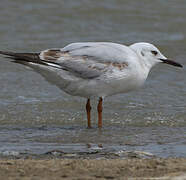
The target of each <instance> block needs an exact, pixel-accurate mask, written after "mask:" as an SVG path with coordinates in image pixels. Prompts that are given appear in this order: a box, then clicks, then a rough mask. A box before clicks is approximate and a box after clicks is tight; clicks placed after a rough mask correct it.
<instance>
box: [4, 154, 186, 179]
mask: <svg viewBox="0 0 186 180" xmlns="http://www.w3.org/2000/svg"><path fill="white" fill-rule="evenodd" d="M0 177H1V179H7V180H9V179H11V180H13V179H25V180H29V179H33V180H37V179H46V180H53V179H69V180H70V179H153V178H155V177H156V178H157V179H158V178H159V179H182V180H183V179H186V158H168V159H160V158H152V159H99V160H98V159H58V158H57V159H56V158H54V159H17V160H15V159H3V160H0Z"/></svg>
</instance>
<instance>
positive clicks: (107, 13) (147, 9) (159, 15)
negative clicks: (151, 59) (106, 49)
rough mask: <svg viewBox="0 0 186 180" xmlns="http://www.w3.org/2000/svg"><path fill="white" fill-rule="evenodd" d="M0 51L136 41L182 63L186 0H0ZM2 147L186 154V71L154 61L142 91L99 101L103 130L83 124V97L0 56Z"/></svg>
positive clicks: (185, 56)
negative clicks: (99, 148)
mask: <svg viewBox="0 0 186 180" xmlns="http://www.w3.org/2000/svg"><path fill="white" fill-rule="evenodd" d="M0 8H1V11H0V24H1V25H0V42H1V43H0V49H1V50H13V51H23V52H26V51H31V52H32V51H40V50H43V49H46V48H53V47H63V46H65V45H67V44H68V43H71V42H76V41H112V42H118V43H123V44H127V45H129V44H132V43H135V42H139V41H145V42H151V43H154V44H155V45H157V46H158V47H159V48H160V50H161V51H162V52H164V55H165V56H167V57H169V58H171V59H175V60H177V61H178V62H180V63H182V64H183V65H186V48H185V47H186V22H185V18H186V2H185V1H183V0H182V1H181V0H178V1H172V0H170V1H160V0H157V1H154V2H149V1H145V0H142V1H129V0H127V1H122V0H117V1H111V0H102V1H98V0H95V1H90V0H87V1H85V0H79V1H71V0H70V1H60V0H54V1H45V2H43V1H41V0H38V1H32V2H25V1H23V0H19V1H11V0H6V1H5V0H3V1H2V2H1V7H0ZM0 60H1V66H0V84H1V88H0V134H1V136H0V145H1V148H0V152H7V151H18V152H25V151H26V152H28V153H36V154H42V153H44V152H47V151H49V150H52V149H56V148H57V149H63V150H66V151H69V152H73V151H84V150H85V149H86V144H87V143H93V144H99V143H102V144H103V147H105V148H106V149H110V150H112V149H113V148H114V149H117V150H120V149H126V150H144V151H147V152H151V153H154V154H155V155H157V156H161V157H168V156H177V157H180V156H184V157H186V152H185V149H186V71H185V68H183V69H178V68H175V67H171V66H168V65H158V66H157V67H155V68H154V69H153V70H152V72H151V73H150V75H149V78H148V81H147V82H146V84H145V87H144V88H142V89H141V90H139V91H136V92H132V93H129V94H122V95H117V96H113V97H109V98H107V99H106V100H105V102H104V112H103V125H104V128H103V130H102V131H99V130H98V129H97V128H96V126H97V114H96V103H97V102H96V101H93V102H92V106H93V107H94V108H93V115H92V116H93V117H92V118H93V119H92V121H93V126H94V128H93V129H91V130H88V129H86V114H85V102H86V100H85V99H82V98H79V97H72V96H70V95H67V94H65V93H64V92H62V91H60V90H59V89H58V88H57V87H55V86H52V85H50V84H49V83H47V82H46V81H45V80H44V79H43V78H42V77H41V76H40V75H38V74H37V73H35V72H33V71H32V70H30V69H28V68H25V67H24V66H22V65H19V64H14V63H11V62H9V61H7V60H5V59H4V58H3V57H0Z"/></svg>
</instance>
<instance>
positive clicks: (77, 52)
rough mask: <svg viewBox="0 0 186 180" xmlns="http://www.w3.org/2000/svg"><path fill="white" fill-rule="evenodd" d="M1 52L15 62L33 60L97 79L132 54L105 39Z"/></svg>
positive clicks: (123, 62) (125, 62)
mask: <svg viewBox="0 0 186 180" xmlns="http://www.w3.org/2000/svg"><path fill="white" fill-rule="evenodd" d="M0 54H4V55H6V56H8V57H9V58H11V59H14V60H16V62H18V63H23V64H24V62H28V63H29V62H32V63H35V64H40V65H46V66H50V67H53V68H59V69H63V70H66V71H68V72H70V73H71V74H72V75H75V76H78V77H81V78H84V79H91V78H97V77H99V76H100V75H102V74H103V73H105V72H106V71H108V70H109V69H110V70H111V69H113V67H114V68H117V69H119V70H122V69H123V68H126V67H127V66H128V64H129V60H130V58H131V57H132V55H135V53H134V52H133V51H132V50H131V49H130V48H129V47H127V46H124V45H120V44H116V43H106V42H99V43H95V42H90V43H72V44H69V45H67V46H66V47H64V48H62V49H47V50H44V51H41V52H40V53H13V52H3V51H0ZM111 66H113V67H112V68H110V67H111Z"/></svg>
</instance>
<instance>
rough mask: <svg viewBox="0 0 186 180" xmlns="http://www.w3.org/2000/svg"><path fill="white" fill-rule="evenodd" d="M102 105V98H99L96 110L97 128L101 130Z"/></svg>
mask: <svg viewBox="0 0 186 180" xmlns="http://www.w3.org/2000/svg"><path fill="white" fill-rule="evenodd" d="M102 103H103V99H102V97H100V98H99V102H98V106H97V110H98V128H102V109H103V108H102Z"/></svg>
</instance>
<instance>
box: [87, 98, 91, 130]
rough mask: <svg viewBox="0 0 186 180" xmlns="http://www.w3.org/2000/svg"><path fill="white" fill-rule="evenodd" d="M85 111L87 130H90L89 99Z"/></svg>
mask: <svg viewBox="0 0 186 180" xmlns="http://www.w3.org/2000/svg"><path fill="white" fill-rule="evenodd" d="M86 111H87V125H88V128H91V119H90V111H91V106H90V99H87V104H86Z"/></svg>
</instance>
